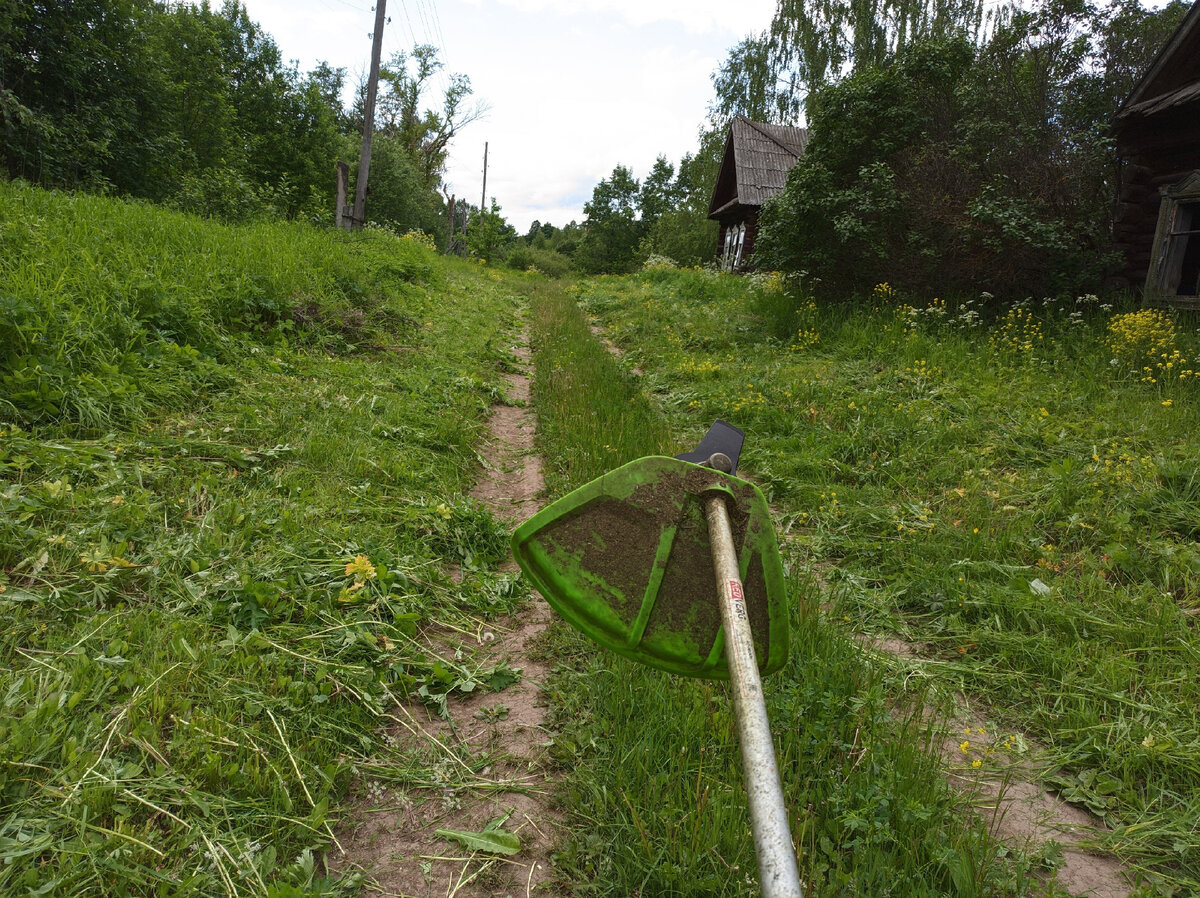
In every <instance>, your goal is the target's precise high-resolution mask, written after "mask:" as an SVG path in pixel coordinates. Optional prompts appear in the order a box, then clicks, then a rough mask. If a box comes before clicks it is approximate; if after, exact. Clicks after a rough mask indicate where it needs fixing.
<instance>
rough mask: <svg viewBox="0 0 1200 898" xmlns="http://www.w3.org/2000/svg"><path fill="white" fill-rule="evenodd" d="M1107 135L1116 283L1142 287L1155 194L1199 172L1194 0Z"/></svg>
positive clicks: (1199, 21) (1198, 12)
mask: <svg viewBox="0 0 1200 898" xmlns="http://www.w3.org/2000/svg"><path fill="white" fill-rule="evenodd" d="M1114 133H1115V136H1116V145H1117V156H1118V157H1119V159H1120V170H1119V179H1120V180H1119V185H1120V186H1119V192H1118V197H1117V206H1116V209H1114V210H1113V220H1114V223H1113V239H1114V241H1115V243H1116V245H1117V247H1118V248H1119V249H1121V250H1122V251H1123V252H1124V254H1125V268H1124V271H1123V272H1122V276H1121V280H1122V282H1123V284H1124V285H1125V286H1129V287H1142V286H1143V285H1145V284H1146V276H1147V273H1148V271H1149V268H1150V265H1151V261H1152V259H1153V258H1154V257H1155V249H1156V247H1155V232H1156V229H1157V227H1158V222H1159V211H1160V209H1161V207H1162V203H1163V193H1164V191H1165V190H1167V189H1168V188H1172V187H1175V186H1176V185H1178V184H1180V183H1181V182H1182V181H1184V179H1186V178H1187V177H1188V176H1189V175H1191V174H1192V173H1193V172H1196V171H1197V170H1200V0H1197V2H1196V3H1195V4H1194V5H1193V6H1192V8H1191V9H1190V10H1189V11H1188V12H1187V14H1186V15H1185V16H1184V18H1183V21H1182V22H1181V23H1180V25H1179V28H1178V29H1176V31H1175V33H1174V34H1173V35H1171V37H1170V38H1169V39H1168V40H1167V42H1166V44H1164V45H1163V47H1162V49H1161V50H1160V51H1159V52H1158V55H1157V56H1155V58H1154V60H1153V61H1152V62H1151V64H1150V67H1149V68H1148V69H1147V71H1146V73H1145V75H1143V77H1142V79H1141V80H1140V81H1139V82H1138V84H1137V86H1136V87H1135V88H1134V89H1133V91H1132V92H1131V93H1130V95H1129V96H1128V97H1127V98H1126V100H1125V102H1124V103H1123V104H1122V107H1121V111H1120V112H1119V113H1118V114H1117V117H1116V121H1115V122H1114ZM1161 241H1162V238H1161V235H1160V240H1159V242H1161Z"/></svg>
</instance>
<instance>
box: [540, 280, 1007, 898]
mask: <svg viewBox="0 0 1200 898" xmlns="http://www.w3.org/2000/svg"><path fill="white" fill-rule="evenodd" d="M747 283H748V281H747V279H744V278H737V277H734V276H732V275H727V274H721V273H717V272H712V271H703V270H701V271H697V270H686V271H679V270H672V269H670V268H667V267H657V268H654V269H653V270H649V271H647V272H645V273H644V274H641V275H638V276H637V277H636V278H622V279H609V278H603V279H597V280H595V281H591V282H583V283H581V284H580V285H579V287H578V288H576V289H575V290H574V291H573V292H574V293H575V294H576V295H577V296H578V298H579V300H580V302H581V303H582V304H583V305H584V307H585V308H586V309H587V310H588V311H589V312H591V313H593V314H595V315H598V316H599V317H600V318H601V319H602V320H603V321H604V323H605V324H606V325H607V326H608V327H609V328H610V330H609V333H611V334H613V335H614V336H615V337H616V338H617V339H618V340H619V341H620V342H621V343H622V344H623V345H624V346H625V347H626V348H627V349H629V350H631V352H629V353H628V354H626V355H623V356H622V357H621V358H619V359H618V358H615V357H614V356H613V355H611V354H610V353H608V352H607V351H606V350H605V349H604V348H603V347H602V346H601V345H600V344H599V343H598V342H597V341H596V340H595V339H594V338H593V337H592V335H591V334H590V333H589V331H588V328H587V321H586V320H585V318H584V317H583V316H582V315H581V314H580V313H579V311H578V309H577V308H575V307H574V305H573V304H572V303H570V301H569V299H568V298H567V297H565V296H562V295H561V294H556V293H551V292H546V293H545V294H543V295H541V296H539V297H535V299H534V303H533V320H532V325H533V331H534V332H533V336H534V345H535V346H537V348H538V355H537V376H536V379H535V384H534V390H535V392H534V397H535V400H536V401H537V405H538V409H539V413H540V419H539V431H538V439H539V442H540V444H541V446H542V454H543V457H544V458H545V459H546V460H547V462H548V466H547V482H548V485H549V488H550V490H551V492H552V493H554V494H557V493H560V492H562V491H565V490H567V489H569V488H572V487H575V486H579V485H581V484H582V483H584V482H586V481H587V480H590V479H591V478H593V477H596V476H599V475H600V474H602V473H604V472H606V471H608V470H611V469H612V468H614V467H616V466H617V465H619V464H621V463H623V462H625V461H628V460H630V459H633V458H637V457H639V456H642V455H648V454H671V453H674V452H677V451H680V450H681V449H685V448H691V447H692V446H693V445H695V441H696V439H698V437H699V435H700V434H701V433H702V432H703V430H704V428H705V427H706V426H707V424H708V423H710V422H711V420H712V416H716V415H719V416H721V417H726V418H732V419H733V420H735V421H739V422H741V421H746V420H747V419H748V418H749V415H750V413H749V412H747V411H744V410H743V409H742V408H740V407H739V405H738V403H739V401H740V400H742V399H746V398H749V399H750V400H751V404H752V405H753V406H754V407H755V408H759V407H760V406H758V405H757V404H756V403H755V402H754V400H753V396H754V394H755V392H756V391H757V389H759V388H760V387H761V388H762V389H770V387H769V386H768V385H769V383H770V381H771V376H770V375H765V376H764V380H763V381H762V383H761V384H758V385H754V386H747V385H746V384H745V383H743V382H742V381H740V380H739V381H738V382H737V384H736V388H733V389H731V387H732V386H734V385H732V384H730V382H729V375H728V374H727V373H725V369H727V368H728V369H730V370H745V371H746V372H747V380H750V377H749V375H748V372H749V369H751V368H753V369H754V370H755V371H756V372H758V373H763V372H764V370H769V366H768V365H767V364H765V358H767V357H770V354H771V349H770V348H769V347H770V344H764V343H763V342H761V333H760V332H759V331H758V330H757V328H758V326H759V325H756V324H754V323H753V321H754V319H752V318H751V316H750V315H748V314H746V312H747V310H746V309H745V308H744V307H743V305H742V303H743V302H744V301H745V299H746V295H747V294H746V288H747ZM754 289H756V290H760V289H761V290H764V291H774V292H778V285H772V284H767V283H764V284H762V285H760V286H756V287H755V288H754ZM751 334H753V335H754V336H753V337H752V336H751ZM735 347H736V348H737V349H739V350H742V351H744V352H745V353H746V355H747V357H746V358H744V359H743V360H741V361H740V362H737V363H735V362H733V360H732V358H733V357H732V355H729V356H727V355H726V350H733V349H734V348H735ZM718 353H719V354H718ZM635 354H636V355H635ZM634 357H635V358H637V359H639V360H640V359H645V360H646V361H647V362H649V363H650V364H651V365H652V366H653V372H654V373H652V374H651V373H648V374H647V375H646V376H645V377H641V378H639V374H640V372H639V373H638V374H635V373H634V370H633V365H634V364H635V363H634V361H633V360H632V359H633V358H634ZM751 357H753V358H751ZM665 359H670V360H671V366H666V365H661V364H659V363H660V361H662V360H665ZM714 362H715V363H714ZM675 364H678V365H679V367H678V368H675V367H674V365H675ZM635 378H636V379H635ZM714 378H716V379H715V380H714ZM701 381H705V382H706V383H705V384H704V385H702V383H701ZM750 382H751V383H753V381H750ZM718 383H719V384H721V385H720V386H717V384H718ZM639 385H645V386H648V387H649V388H650V389H652V390H653V391H654V399H655V401H654V402H653V404H651V405H647V403H646V399H645V398H644V397H645V393H643V392H642V390H639V389H638V387H639ZM689 395H690V396H693V397H697V398H698V397H700V396H704V397H705V408H704V410H703V411H702V412H700V413H696V414H692V413H689V414H682V415H681V414H679V412H680V410H681V409H680V406H681V405H682V404H683V403H684V402H686V401H687V399H686V397H688V396H689ZM664 401H665V402H666V403H667V405H666V406H664V405H663V402H664ZM749 407H750V406H747V407H746V408H749ZM775 408H776V409H777V410H778V414H779V418H780V420H781V421H784V420H786V421H791V420H792V414H791V412H790V411H788V410H787V409H786V405H785V404H780V405H778V406H775ZM764 414H765V412H764ZM667 421H670V423H671V425H672V426H671V427H670V429H668V428H667V427H666V423H667ZM788 432H789V433H790V432H792V431H791V428H790V427H789V428H788ZM763 437H764V435H762V434H760V433H758V432H756V431H753V430H752V431H751V438H750V439H751V444H750V445H752V446H753V445H756V444H757V448H755V449H754V452H755V454H756V456H757V457H759V458H764V459H766V458H768V457H770V456H773V455H774V453H773V452H768V450H767V448H766V445H764V440H763ZM767 439H772V438H767ZM770 445H773V443H771V444H770ZM771 464H774V461H773V459H772V461H771ZM750 469H751V471H752V473H753V475H754V476H755V477H756V478H759V477H761V476H763V474H764V473H765V472H766V471H767V465H765V464H764V465H761V466H756V465H751V468H750ZM771 482H772V483H774V481H773V480H772V481H771ZM793 571H794V572H796V571H798V568H797V567H795V566H794V567H793ZM792 597H793V606H792V607H793V614H794V621H793V624H794V627H793V632H794V633H795V634H796V635H795V644H794V645H793V647H792V658H793V659H794V660H793V662H792V663H791V664H790V665H789V667H788V668H787V669H786V670H785V671H783V672H781V673H780V674H779V675H777V676H776V677H773V678H772V679H771V680H770V681H768V682H767V683H766V684H765V689H764V691H765V693H766V695H767V701H768V705H769V712H770V716H771V720H772V721H773V723H774V726H775V732H776V736H777V742H778V756H779V763H780V768H781V772H782V776H783V780H784V790H785V796H786V801H787V804H788V807H789V810H790V813H791V821H792V825H793V828H794V831H795V833H796V839H797V842H798V844H799V847H800V851H801V875H802V877H803V880H804V882H805V886H806V894H810V893H811V894H815V895H840V894H847V893H853V894H868V895H889V894H894V895H918V894H919V895H985V894H986V895H1007V894H1020V893H1021V890H1022V887H1023V885H1024V884H1025V883H1026V882H1027V879H1026V873H1025V870H1024V868H1023V867H1022V865H1021V863H1013V862H1012V861H1009V860H1002V859H1000V858H999V857H998V856H997V853H996V852H997V848H996V846H995V844H994V843H991V842H990V840H989V839H988V837H987V836H986V835H985V834H984V832H983V825H982V823H981V822H979V821H978V820H977V819H976V818H975V817H974V815H972V814H970V813H969V812H964V811H963V809H962V808H961V807H960V806H959V804H958V800H957V799H956V797H955V795H954V793H953V792H952V791H951V790H950V789H949V787H948V786H947V784H946V782H945V780H944V779H943V777H942V774H941V771H940V768H939V765H938V760H937V754H936V748H935V746H936V745H937V733H936V729H935V728H934V727H932V726H931V725H930V724H929V723H924V722H922V721H921V717H920V714H921V712H920V708H921V703H922V698H923V697H924V696H923V694H922V693H921V692H919V691H918V692H916V693H915V694H914V693H912V692H909V693H907V694H903V693H901V694H897V688H898V687H897V684H896V683H895V682H892V681H891V680H890V679H889V678H888V677H887V676H886V674H885V673H884V672H882V671H881V670H878V669H872V667H871V665H870V664H869V663H868V662H867V660H866V659H865V658H864V657H863V655H862V653H861V651H860V649H859V648H858V647H857V645H856V644H855V643H854V642H853V641H852V640H851V639H850V638H848V636H847V634H845V633H844V632H843V630H842V629H841V627H840V626H839V625H838V624H837V623H835V620H836V619H835V618H832V617H830V616H827V615H824V614H822V613H821V612H820V611H819V610H818V608H817V601H818V599H817V591H816V589H815V587H814V586H813V585H812V584H810V583H806V582H805V579H804V576H803V575H801V574H797V573H794V575H793V579H792ZM550 638H551V640H552V643H551V645H550V647H548V649H547V651H548V652H550V653H552V654H553V657H554V658H555V659H556V660H557V661H558V662H559V664H560V670H559V672H558V674H557V675H556V677H555V678H554V680H553V682H552V684H551V689H552V695H553V697H554V701H553V708H554V714H555V722H556V723H557V725H558V726H559V727H560V728H561V734H560V735H559V737H558V739H557V740H556V742H555V747H554V751H555V752H556V754H557V757H558V758H559V760H560V761H561V762H562V764H563V765H564V766H565V768H566V770H567V780H566V784H565V789H566V795H565V801H564V806H565V808H566V809H567V810H566V813H567V814H568V820H569V822H571V823H572V824H573V826H572V827H571V829H570V831H569V833H568V835H567V840H566V844H565V845H564V848H563V851H562V852H561V854H560V855H559V864H560V866H561V867H562V868H563V870H564V871H565V872H566V873H567V875H568V876H569V877H570V880H571V886H572V889H573V890H574V891H576V892H578V893H579V894H581V895H630V894H635V893H637V892H641V893H642V894H656V895H657V894H664V895H665V894H672V895H697V896H699V895H713V894H732V895H747V896H749V895H755V894H758V885H757V883H756V882H755V879H754V876H753V872H752V871H753V870H754V869H755V861H754V848H753V844H752V840H751V836H750V832H749V826H748V820H747V815H746V810H745V801H746V799H745V795H744V794H743V792H742V790H741V787H740V784H741V770H740V759H739V757H738V754H737V735H736V727H735V721H734V717H733V713H732V708H731V705H730V697H729V692H728V688H727V686H725V685H724V684H714V683H705V682H698V681H693V680H688V679H686V678H679V677H668V676H665V675H663V674H661V673H658V672H656V671H652V670H648V669H646V668H642V667H638V666H635V665H633V664H630V663H628V662H624V661H621V660H620V659H614V658H612V657H610V656H607V655H606V654H604V653H601V652H597V651H596V650H595V647H594V646H592V645H591V644H588V643H585V642H584V641H583V640H582V638H581V637H578V636H575V635H574V634H572V633H570V632H569V631H567V630H566V628H565V627H561V628H560V629H559V630H558V631H557V632H554V633H552V635H551V637H550ZM648 720H650V721H654V722H655V723H654V726H647V725H646V722H647V721H648ZM789 722H790V723H789Z"/></svg>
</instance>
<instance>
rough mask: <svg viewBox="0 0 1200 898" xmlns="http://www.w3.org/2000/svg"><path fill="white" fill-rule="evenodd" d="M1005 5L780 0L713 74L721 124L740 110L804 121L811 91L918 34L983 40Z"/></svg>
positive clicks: (716, 119) (980, 0)
mask: <svg viewBox="0 0 1200 898" xmlns="http://www.w3.org/2000/svg"><path fill="white" fill-rule="evenodd" d="M1007 9H1008V7H1006V6H994V7H993V8H992V9H991V10H989V9H988V8H987V7H986V6H985V4H984V0H779V2H778V5H777V6H776V10H775V16H774V18H773V19H772V20H771V26H770V27H769V28H768V29H767V30H766V31H764V32H763V33H761V34H759V35H756V36H751V37H748V38H746V39H745V40H743V41H742V42H741V43H740V44H738V45H737V46H736V47H734V48H733V50H731V51H730V53H729V56H728V57H727V58H726V60H725V62H724V63H723V64H722V65H721V68H720V69H718V71H717V72H716V73H715V74H714V75H713V84H714V86H715V88H716V93H717V99H716V102H715V103H714V104H713V107H712V110H711V112H712V120H713V124H714V125H715V126H716V127H719V128H720V127H724V125H725V124H726V123H727V122H728V120H729V119H730V118H732V117H733V116H734V115H739V114H740V115H745V116H748V117H749V118H753V119H761V120H766V121H771V122H776V123H784V124H790V123H795V122H797V121H799V119H800V117H801V115H802V113H803V112H804V109H805V103H806V101H807V99H808V97H809V96H810V95H811V94H812V93H813V92H814V91H815V90H817V89H819V88H820V87H821V86H822V85H824V84H827V83H829V82H830V81H832V80H836V79H837V78H839V77H842V76H845V75H849V74H852V73H854V72H856V71H860V70H863V69H866V68H870V67H872V66H876V65H879V64H880V63H882V62H883V61H884V60H886V59H888V58H891V57H892V56H894V55H895V54H896V53H897V52H898V51H900V50H902V49H903V48H904V47H905V46H907V45H908V44H910V43H912V42H913V41H920V40H928V39H941V38H947V37H965V38H967V39H968V40H970V41H972V42H974V43H980V42H982V41H983V40H984V39H985V38H986V36H987V35H988V33H989V32H990V30H991V28H992V27H993V26H994V25H995V23H996V22H997V21H1000V20H1002V19H1003V18H1004V17H1005V16H1006V15H1007Z"/></svg>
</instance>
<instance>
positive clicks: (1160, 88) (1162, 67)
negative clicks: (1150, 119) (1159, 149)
mask: <svg viewBox="0 0 1200 898" xmlns="http://www.w3.org/2000/svg"><path fill="white" fill-rule="evenodd" d="M1198 97H1200V2H1197V3H1196V4H1195V5H1193V6H1192V8H1191V9H1190V10H1189V11H1188V13H1187V15H1185V16H1184V17H1183V21H1182V22H1180V24H1179V28H1178V29H1176V31H1175V33H1174V34H1173V35H1171V37H1170V39H1169V40H1168V41H1167V42H1166V44H1164V45H1163V47H1162V49H1161V50H1159V51H1158V55H1157V56H1155V57H1154V61H1153V62H1152V63H1150V68H1148V69H1147V70H1146V74H1145V75H1143V76H1142V79H1141V80H1140V81H1139V82H1138V83H1137V86H1136V87H1134V89H1133V92H1132V93H1130V95H1129V96H1128V97H1127V98H1126V99H1125V103H1124V104H1123V105H1122V108H1121V111H1120V112H1119V113H1118V118H1121V119H1127V118H1132V117H1136V116H1150V115H1155V114H1156V113H1159V112H1164V111H1166V110H1167V109H1171V108H1173V107H1175V106H1183V105H1185V104H1187V103H1190V102H1191V101H1192V100H1195V99H1197V98H1198Z"/></svg>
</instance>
